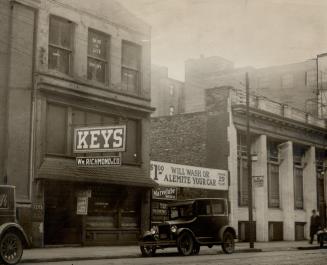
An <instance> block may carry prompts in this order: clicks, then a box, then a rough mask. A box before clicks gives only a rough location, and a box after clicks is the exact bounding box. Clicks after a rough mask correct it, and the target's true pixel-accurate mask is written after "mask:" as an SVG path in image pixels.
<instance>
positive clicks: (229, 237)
mask: <svg viewBox="0 0 327 265" xmlns="http://www.w3.org/2000/svg"><path fill="white" fill-rule="evenodd" d="M221 247H222V249H223V251H224V252H225V253H226V254H232V253H233V252H234V250H235V242H234V236H233V234H232V233H231V232H229V231H226V232H225V233H224V235H223V243H222V245H221Z"/></svg>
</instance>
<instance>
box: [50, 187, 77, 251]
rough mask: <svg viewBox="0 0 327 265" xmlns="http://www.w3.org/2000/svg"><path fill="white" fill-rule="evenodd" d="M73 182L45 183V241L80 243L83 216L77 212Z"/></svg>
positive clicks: (52, 242) (52, 243) (51, 242)
mask: <svg viewBox="0 0 327 265" xmlns="http://www.w3.org/2000/svg"><path fill="white" fill-rule="evenodd" d="M75 193H76V192H75V189H74V186H73V184H69V183H60V182H56V183H47V184H46V185H45V220H44V243H45V244H46V245H54V244H80V243H81V242H82V232H81V231H82V218H81V216H79V215H77V214H76V204H77V199H76V194H75Z"/></svg>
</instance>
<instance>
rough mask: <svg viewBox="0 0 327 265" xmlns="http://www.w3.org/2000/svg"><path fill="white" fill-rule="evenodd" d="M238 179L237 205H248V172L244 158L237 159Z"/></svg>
mask: <svg viewBox="0 0 327 265" xmlns="http://www.w3.org/2000/svg"><path fill="white" fill-rule="evenodd" d="M238 180H239V185H238V188H239V191H238V193H239V205H240V206H246V205H248V172H247V163H246V160H244V159H238Z"/></svg>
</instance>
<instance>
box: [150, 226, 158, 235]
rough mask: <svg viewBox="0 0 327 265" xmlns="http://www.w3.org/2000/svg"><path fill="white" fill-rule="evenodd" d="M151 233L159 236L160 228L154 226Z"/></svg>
mask: <svg viewBox="0 0 327 265" xmlns="http://www.w3.org/2000/svg"><path fill="white" fill-rule="evenodd" d="M150 232H151V234H152V235H155V234H158V226H155V225H154V226H152V227H151V230H150Z"/></svg>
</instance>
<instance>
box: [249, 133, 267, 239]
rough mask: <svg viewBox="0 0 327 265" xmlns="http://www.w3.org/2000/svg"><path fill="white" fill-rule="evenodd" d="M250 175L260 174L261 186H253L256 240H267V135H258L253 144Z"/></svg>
mask: <svg viewBox="0 0 327 265" xmlns="http://www.w3.org/2000/svg"><path fill="white" fill-rule="evenodd" d="M252 149H253V154H256V155H257V161H253V162H252V176H262V177H263V186H262V187H255V186H253V201H254V209H255V221H256V232H257V233H256V234H257V241H268V181H267V180H268V177H267V136H266V135H260V136H259V137H258V138H257V139H256V140H255V142H254V144H253V148H252Z"/></svg>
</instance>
